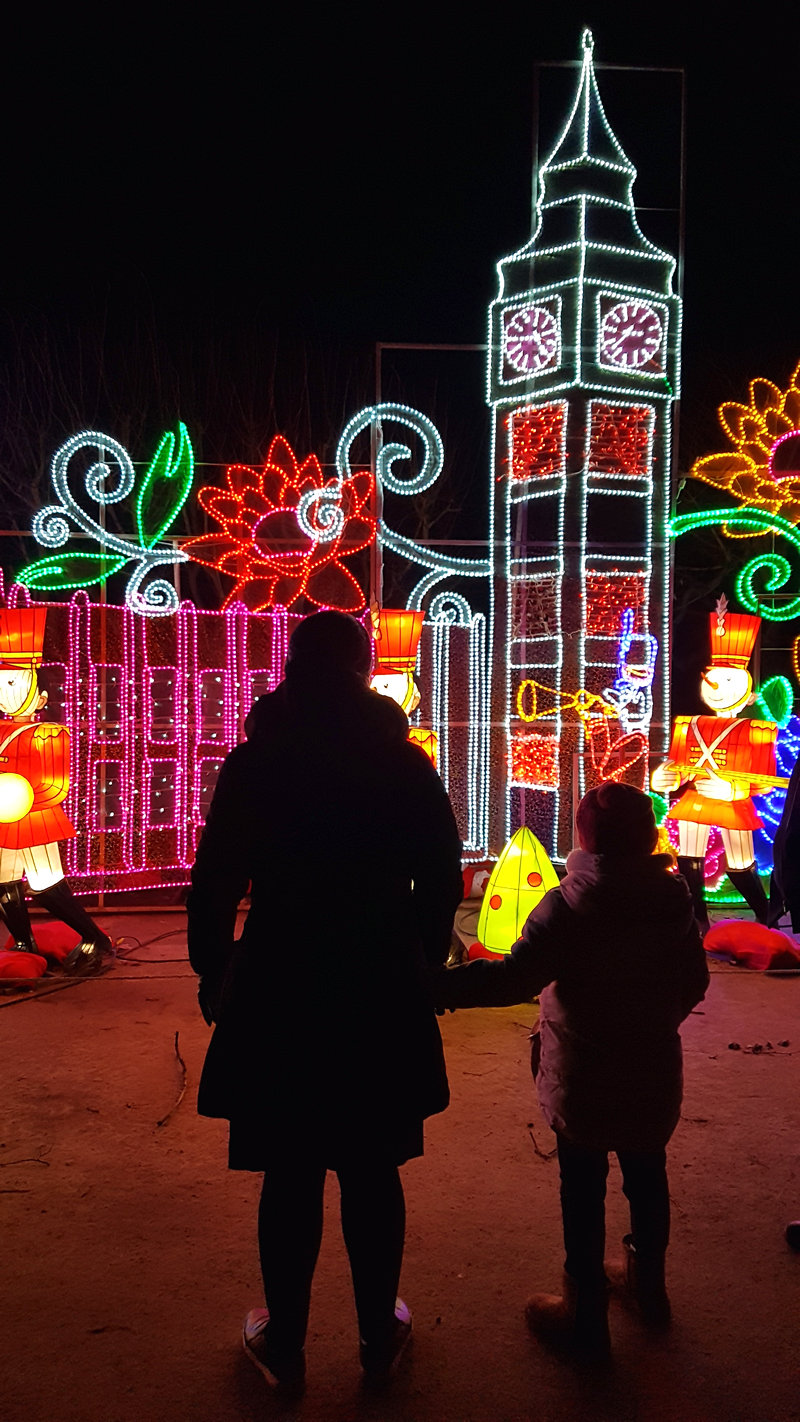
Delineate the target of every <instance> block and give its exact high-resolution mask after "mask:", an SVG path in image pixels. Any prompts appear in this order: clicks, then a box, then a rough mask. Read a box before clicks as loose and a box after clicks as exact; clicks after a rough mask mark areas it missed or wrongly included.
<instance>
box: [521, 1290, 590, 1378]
mask: <svg viewBox="0 0 800 1422" xmlns="http://www.w3.org/2000/svg"><path fill="white" fill-rule="evenodd" d="M562 1290H563V1292H562V1293H561V1294H534V1295H533V1298H530V1299H528V1302H527V1303H526V1305H525V1320H526V1322H527V1324H528V1327H529V1328H530V1330H531V1332H532V1333H536V1334H538V1335H540V1336H541V1337H542V1338H543V1339H544V1340H545V1341H546V1342H549V1343H552V1344H555V1345H556V1346H559V1345H560V1346H561V1347H571V1348H572V1349H574V1351H575V1352H576V1353H580V1355H581V1357H583V1358H585V1359H588V1360H590V1361H593V1362H601V1361H602V1360H603V1359H605V1358H608V1356H609V1354H610V1351H611V1339H610V1337H609V1333H608V1288H607V1285H606V1281H605V1279H602V1280H600V1281H599V1282H597V1283H591V1284H587V1283H580V1282H579V1281H578V1280H577V1279H573V1278H572V1275H571V1274H567V1273H565V1274H564V1279H563V1285H562Z"/></svg>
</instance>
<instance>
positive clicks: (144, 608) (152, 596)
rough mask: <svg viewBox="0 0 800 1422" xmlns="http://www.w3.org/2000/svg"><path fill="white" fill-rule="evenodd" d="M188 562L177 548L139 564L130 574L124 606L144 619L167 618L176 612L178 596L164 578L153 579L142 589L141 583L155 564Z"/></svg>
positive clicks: (186, 557)
mask: <svg viewBox="0 0 800 1422" xmlns="http://www.w3.org/2000/svg"><path fill="white" fill-rule="evenodd" d="M188 561H189V557H188V554H187V553H184V552H183V549H178V548H176V549H175V550H174V551H170V552H169V553H162V554H156V555H153V554H151V556H150V558H149V559H148V561H147V562H146V563H145V562H143V563H140V564H139V567H138V568H137V569H136V571H135V572H134V573H132V574H131V577H130V578H129V580H128V586H127V588H126V589H125V605H126V606H127V607H129V608H130V610H131V612H138V613H140V614H142V615H143V616H145V617H168V616H169V615H170V613H173V612H177V611H178V606H179V604H178V594H177V592H176V590H175V588H174V587H173V585H172V583H168V582H167V580H166V578H155V579H154V580H153V582H152V583H148V585H147V586H146V587H145V588H142V583H143V582H144V579H145V578H146V577H147V574H148V573H149V572H151V571H152V568H153V567H154V565H155V564H157V563H187V562H188Z"/></svg>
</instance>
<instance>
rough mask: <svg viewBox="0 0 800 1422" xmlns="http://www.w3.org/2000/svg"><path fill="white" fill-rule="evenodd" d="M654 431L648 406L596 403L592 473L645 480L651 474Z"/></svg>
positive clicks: (593, 413) (592, 427)
mask: <svg viewBox="0 0 800 1422" xmlns="http://www.w3.org/2000/svg"><path fill="white" fill-rule="evenodd" d="M652 431H653V411H652V410H651V409H650V407H649V406H648V405H604V404H601V403H600V402H599V401H595V402H593V404H592V423H591V432H590V443H589V466H588V467H589V472H590V473H599V474H629V475H631V476H633V477H636V478H645V477H646V476H647V475H649V473H650V461H651V442H652Z"/></svg>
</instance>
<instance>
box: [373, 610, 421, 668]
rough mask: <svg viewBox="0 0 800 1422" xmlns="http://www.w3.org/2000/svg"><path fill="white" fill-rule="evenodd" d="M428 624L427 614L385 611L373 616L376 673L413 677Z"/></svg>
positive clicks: (375, 612)
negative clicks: (419, 648)
mask: <svg viewBox="0 0 800 1422" xmlns="http://www.w3.org/2000/svg"><path fill="white" fill-rule="evenodd" d="M424 621H425V613H424V612H411V611H409V610H408V609H407V608H392V607H382V608H380V610H378V611H374V612H373V614H372V626H373V636H374V638H375V672H376V673H377V672H383V673H384V674H385V675H387V676H388V675H391V674H392V673H395V674H397V673H399V674H402V673H403V672H407V673H408V674H409V675H410V676H413V674H414V667H415V666H416V663H417V648H418V647H419V639H420V635H421V633H422V624H423V622H424Z"/></svg>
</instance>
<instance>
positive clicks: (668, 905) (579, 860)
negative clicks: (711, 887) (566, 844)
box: [559, 849, 692, 928]
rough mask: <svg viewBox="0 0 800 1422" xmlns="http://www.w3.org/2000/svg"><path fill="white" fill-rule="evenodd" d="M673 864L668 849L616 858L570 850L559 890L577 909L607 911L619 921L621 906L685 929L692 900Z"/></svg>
mask: <svg viewBox="0 0 800 1422" xmlns="http://www.w3.org/2000/svg"><path fill="white" fill-rule="evenodd" d="M672 863H673V861H672V858H671V856H670V855H669V854H642V855H635V856H629V857H626V858H619V857H617V856H616V855H609V854H589V853H588V852H587V851H586V850H585V849H573V851H572V853H571V854H570V855H569V857H568V859H567V872H566V875H565V876H564V878H563V879H562V880H561V883H560V885H559V890H560V893H561V897H562V898H563V900H564V902H565V903H566V904H567V905H568V906H569V908H571V909H572V910H573V912H574V913H577V914H609V915H610V916H612V917H613V918H614V919H617V920H618V918H619V914H620V911H621V910H623V909H624V911H625V913H626V914H630V916H631V917H632V918H633V917H635V916H637V915H640V916H642V917H643V918H644V919H645V920H646V919H649V918H652V917H653V916H654V915H657V916H658V917H659V918H661V919H663V920H664V921H665V922H671V923H674V924H675V926H676V927H679V926H680V925H681V924H682V923H685V925H686V927H687V928H688V926H689V923H690V922H691V917H692V901H691V897H690V894H689V890H688V888H687V886H686V883H685V881H684V880H683V879H682V878H681V877H680V876H679V875H677V874H673V873H672V872H671V870H672Z"/></svg>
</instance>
